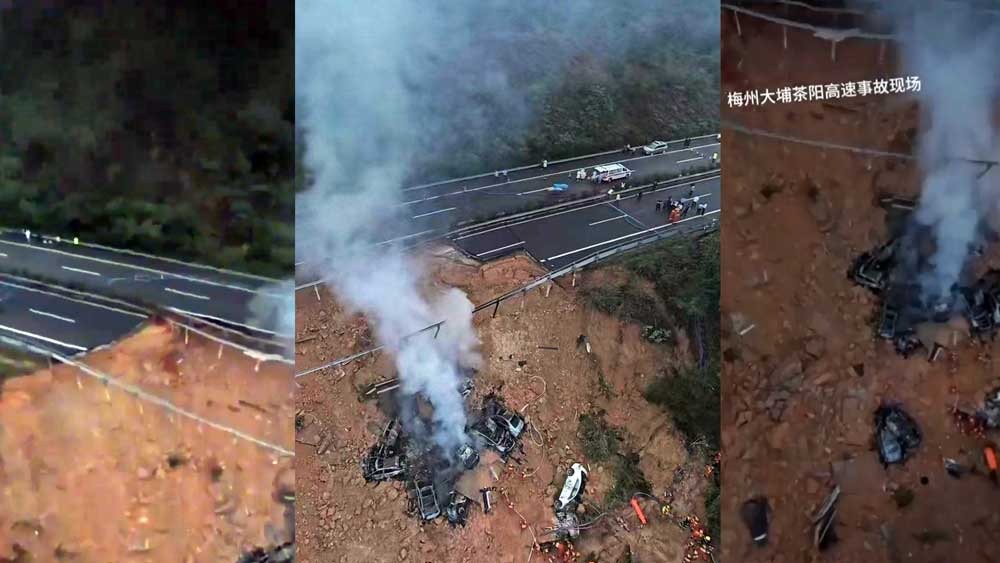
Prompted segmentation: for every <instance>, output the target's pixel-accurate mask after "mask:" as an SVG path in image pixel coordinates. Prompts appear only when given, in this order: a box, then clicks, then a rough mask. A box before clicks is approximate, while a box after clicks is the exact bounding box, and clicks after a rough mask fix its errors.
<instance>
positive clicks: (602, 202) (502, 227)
mask: <svg viewBox="0 0 1000 563" xmlns="http://www.w3.org/2000/svg"><path fill="white" fill-rule="evenodd" d="M721 179H722V176H712V177H711V178H700V179H698V180H695V181H694V182H691V184H700V183H702V182H712V181H720V180H721ZM689 185H690V184H686V183H685V184H677V185H675V186H663V187H660V188H656V189H655V190H650V191H648V192H645V193H644V194H643V195H649V194H655V193H657V192H662V191H666V190H676V189H680V188H686V187H688V186H689ZM625 197H626V199H628V198H633V197H636V196H635V194H630V195H628V196H625ZM605 203H607V200H605V201H598V202H595V203H591V204H590V205H585V206H583V207H575V208H573V209H567V210H565V211H559V212H558V213H552V214H549V215H543V216H541V217H535V218H533V219H525V220H524V221H521V222H519V223H512V224H510V225H501V226H499V227H493V228H492V229H487V230H485V231H481V232H478V233H472V234H471V235H462V236H460V237H458V238H455V239H453V240H462V239H467V238H470V237H478V236H482V235H485V234H486V233H492V232H493V231H496V230H498V229H506V228H507V227H516V226H518V225H524V224H525V223H531V222H532V221H541V220H542V219H549V218H552V217H555V216H556V215H563V214H566V213H576V212H577V211H582V210H584V209H590V208H591V207H594V206H597V205H604V204H605Z"/></svg>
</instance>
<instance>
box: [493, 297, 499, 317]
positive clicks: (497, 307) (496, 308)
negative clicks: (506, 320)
mask: <svg viewBox="0 0 1000 563" xmlns="http://www.w3.org/2000/svg"><path fill="white" fill-rule="evenodd" d="M499 310H500V300H499V299H498V300H497V304H496V306H495V307H493V317H492V318H494V319H495V318H497V312H498V311H499Z"/></svg>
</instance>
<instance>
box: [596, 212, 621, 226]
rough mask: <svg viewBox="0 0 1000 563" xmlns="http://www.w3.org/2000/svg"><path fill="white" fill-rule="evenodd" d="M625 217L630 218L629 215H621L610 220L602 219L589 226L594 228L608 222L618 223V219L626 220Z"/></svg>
mask: <svg viewBox="0 0 1000 563" xmlns="http://www.w3.org/2000/svg"><path fill="white" fill-rule="evenodd" d="M625 217H628V215H619V216H617V217H612V218H610V219H601V220H600V221H596V222H594V223H591V224H590V225H589V226H591V227H593V226H594V225H600V224H601V223H607V222H608V221H617V220H618V219H624V218H625Z"/></svg>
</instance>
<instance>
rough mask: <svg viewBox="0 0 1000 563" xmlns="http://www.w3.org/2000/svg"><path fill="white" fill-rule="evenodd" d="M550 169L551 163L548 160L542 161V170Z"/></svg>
mask: <svg viewBox="0 0 1000 563" xmlns="http://www.w3.org/2000/svg"><path fill="white" fill-rule="evenodd" d="M548 167H549V161H548V160H543V161H542V168H548Z"/></svg>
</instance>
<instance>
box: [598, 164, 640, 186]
mask: <svg viewBox="0 0 1000 563" xmlns="http://www.w3.org/2000/svg"><path fill="white" fill-rule="evenodd" d="M630 176H632V171H631V170H629V169H628V168H625V166H624V165H621V164H617V163H616V164H602V165H600V166H595V167H594V172H593V174H592V175H591V176H590V179H591V180H593V181H594V182H597V183H598V184H606V183H608V182H614V181H616V180H624V179H625V178H628V177H630Z"/></svg>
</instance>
